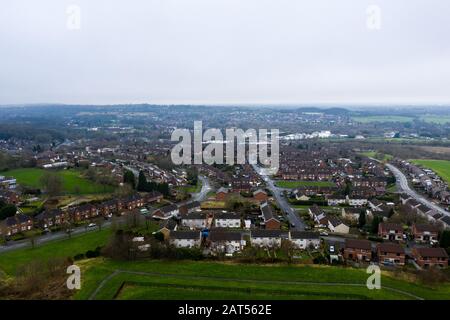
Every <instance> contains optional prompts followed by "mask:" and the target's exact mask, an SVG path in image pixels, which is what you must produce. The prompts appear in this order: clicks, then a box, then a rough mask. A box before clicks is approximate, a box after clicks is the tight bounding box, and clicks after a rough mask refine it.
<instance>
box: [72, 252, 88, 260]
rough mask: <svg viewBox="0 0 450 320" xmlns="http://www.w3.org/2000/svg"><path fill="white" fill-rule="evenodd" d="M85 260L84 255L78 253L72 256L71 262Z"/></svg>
mask: <svg viewBox="0 0 450 320" xmlns="http://www.w3.org/2000/svg"><path fill="white" fill-rule="evenodd" d="M84 258H85V255H84V253H79V254H77V255H74V256H73V260H83V259H84Z"/></svg>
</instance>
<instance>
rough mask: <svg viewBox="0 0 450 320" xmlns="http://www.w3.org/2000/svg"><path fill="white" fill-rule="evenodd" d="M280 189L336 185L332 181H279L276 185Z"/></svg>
mask: <svg viewBox="0 0 450 320" xmlns="http://www.w3.org/2000/svg"><path fill="white" fill-rule="evenodd" d="M275 184H276V185H277V187H280V188H289V189H293V188H298V187H304V186H308V187H333V186H335V184H334V183H333V182H330V181H284V180H279V181H277V182H276V183H275Z"/></svg>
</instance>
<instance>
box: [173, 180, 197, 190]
mask: <svg viewBox="0 0 450 320" xmlns="http://www.w3.org/2000/svg"><path fill="white" fill-rule="evenodd" d="M201 189H202V181H201V180H200V179H198V181H197V185H195V186H193V185H187V186H182V187H177V190H180V191H181V190H183V191H185V192H187V193H197V192H200V190H201Z"/></svg>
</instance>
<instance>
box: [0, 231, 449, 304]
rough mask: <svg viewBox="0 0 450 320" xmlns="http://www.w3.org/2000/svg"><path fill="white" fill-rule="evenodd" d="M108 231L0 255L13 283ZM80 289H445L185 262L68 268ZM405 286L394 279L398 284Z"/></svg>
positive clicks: (397, 295) (166, 295)
mask: <svg viewBox="0 0 450 320" xmlns="http://www.w3.org/2000/svg"><path fill="white" fill-rule="evenodd" d="M110 234H111V230H110V229H103V230H102V231H92V232H89V233H85V234H82V235H79V236H75V237H72V238H71V239H65V240H58V241H54V242H49V243H47V244H44V245H42V246H39V247H36V248H34V249H31V248H29V249H19V250H16V251H12V252H7V253H2V254H0V269H1V271H4V272H6V274H8V275H9V276H14V275H15V271H16V270H18V268H19V267H20V266H21V265H23V264H25V263H29V262H31V261H35V260H41V261H42V260H44V261H45V260H46V259H50V258H55V257H59V258H64V257H73V256H74V255H76V254H79V253H85V252H86V251H87V250H93V249H95V248H96V247H97V246H102V245H104V244H105V243H106V242H107V239H108V237H109V235H110ZM76 264H77V265H79V266H80V267H81V269H82V274H81V275H82V287H81V290H79V291H77V292H75V294H74V297H73V298H74V299H89V298H92V299H239V300H244V299H269V300H273V299H418V298H423V299H449V297H450V284H449V283H440V284H439V285H437V286H435V287H431V286H424V285H419V284H418V283H417V281H414V279H412V278H410V277H399V276H398V275H394V274H391V273H389V272H383V274H382V278H381V286H382V289H381V290H368V289H367V288H366V285H365V284H366V280H367V276H368V275H367V273H366V272H365V269H363V268H361V269H355V268H344V267H331V266H318V265H287V264H274V265H257V264H237V263H231V262H225V263H222V262H211V261H186V260H182V261H181V260H174V261H165V260H136V261H113V260H110V259H106V258H94V259H86V260H81V261H76ZM403 278H404V279H411V280H402V279H403Z"/></svg>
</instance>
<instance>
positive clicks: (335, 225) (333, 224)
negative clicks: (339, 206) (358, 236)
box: [328, 216, 350, 233]
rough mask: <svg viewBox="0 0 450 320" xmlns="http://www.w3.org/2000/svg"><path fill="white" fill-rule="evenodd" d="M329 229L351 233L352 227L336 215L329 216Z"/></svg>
mask: <svg viewBox="0 0 450 320" xmlns="http://www.w3.org/2000/svg"><path fill="white" fill-rule="evenodd" d="M328 229H330V231H331V232H335V233H349V231H350V227H349V226H347V225H346V224H345V223H343V222H342V221H341V220H340V219H339V218H337V217H335V216H329V217H328Z"/></svg>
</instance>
